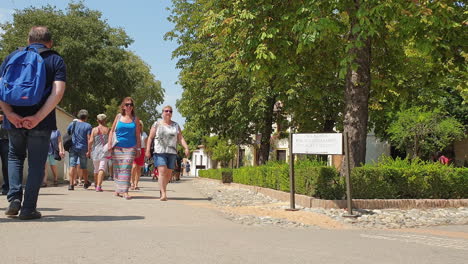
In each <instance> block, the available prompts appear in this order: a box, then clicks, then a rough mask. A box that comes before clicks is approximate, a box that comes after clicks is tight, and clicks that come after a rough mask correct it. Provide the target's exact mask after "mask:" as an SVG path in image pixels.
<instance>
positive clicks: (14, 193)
mask: <svg viewBox="0 0 468 264" xmlns="http://www.w3.org/2000/svg"><path fill="white" fill-rule="evenodd" d="M51 132H52V131H51V130H35V129H31V130H27V129H22V128H20V129H18V128H13V129H10V130H8V135H9V137H10V150H9V152H8V177H9V181H10V191H9V192H8V195H7V198H8V201H9V202H11V201H13V200H15V199H19V200H20V201H21V200H23V199H22V198H23V186H22V182H23V166H24V160H25V158H26V153H27V156H28V179H27V181H26V186H25V192H24V200H23V206H22V211H33V210H35V209H36V205H37V197H38V195H39V189H40V187H41V183H42V179H43V178H44V169H45V163H46V160H47V155H48V152H49V142H50V133H51Z"/></svg>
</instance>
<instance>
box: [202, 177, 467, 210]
mask: <svg viewBox="0 0 468 264" xmlns="http://www.w3.org/2000/svg"><path fill="white" fill-rule="evenodd" d="M197 179H203V180H209V181H217V182H221V181H220V180H215V179H209V178H201V177H198V178H197ZM224 184H226V185H229V186H231V187H235V188H242V189H248V190H250V191H252V192H254V193H261V194H263V195H266V196H269V197H271V198H274V199H276V200H280V201H284V202H289V201H290V194H289V193H287V192H283V191H277V190H273V189H268V188H263V187H258V186H252V185H245V184H240V183H224ZM295 198H296V204H297V205H300V206H302V207H309V208H311V207H320V208H325V209H331V208H334V209H339V208H346V207H347V205H346V200H322V199H316V198H313V197H310V196H306V195H301V194H296V196H295ZM448 207H454V208H458V207H468V199H353V208H360V209H389V208H395V209H414V208H418V209H425V208H448Z"/></svg>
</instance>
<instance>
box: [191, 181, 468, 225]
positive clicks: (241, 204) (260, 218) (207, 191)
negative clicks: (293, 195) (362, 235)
mask: <svg viewBox="0 0 468 264" xmlns="http://www.w3.org/2000/svg"><path fill="white" fill-rule="evenodd" d="M192 183H193V185H194V187H195V188H197V189H198V190H199V191H200V192H201V193H202V194H203V195H204V196H206V197H210V198H211V199H212V200H211V201H212V202H213V203H214V204H216V205H217V206H218V208H220V210H221V211H223V212H224V214H225V215H226V217H227V218H228V219H231V220H232V221H234V222H237V223H241V224H246V225H256V226H258V225H275V226H279V227H284V228H321V227H323V228H346V227H348V228H349V227H351V228H366V229H368V228H374V229H400V228H415V227H427V226H438V225H466V224H468V208H466V207H460V208H433V209H410V210H401V209H380V210H364V209H358V210H354V213H355V214H356V215H358V216H359V217H357V218H347V217H343V215H345V214H346V213H347V212H346V210H344V209H323V208H303V207H299V206H296V207H297V208H298V209H300V212H303V214H301V215H302V216H304V215H306V216H307V217H306V218H307V219H308V220H304V219H305V218H304V217H297V219H295V218H294V217H288V218H284V215H283V214H278V213H277V212H278V211H281V212H283V211H284V209H287V208H289V203H285V202H281V201H278V200H275V199H273V198H271V197H268V196H265V195H263V194H259V193H257V194H255V193H254V192H252V191H250V190H248V189H243V188H238V187H231V186H229V185H226V184H222V183H221V182H219V181H215V180H205V179H196V180H194V181H192ZM241 208H242V210H240V209H241ZM246 208H250V211H249V210H247V209H246ZM256 211H257V212H256ZM249 212H250V213H249ZM258 212H261V214H259V213H258ZM265 212H269V213H270V214H271V215H265ZM304 213H310V214H311V215H310V216H309V215H308V214H304ZM292 214H294V213H292ZM324 216H326V217H324ZM311 218H317V219H318V220H317V221H310V220H311ZM326 219H332V220H331V221H328V220H326ZM324 221H325V222H326V223H324V224H320V223H321V222H324Z"/></svg>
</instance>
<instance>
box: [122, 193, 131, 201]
mask: <svg viewBox="0 0 468 264" xmlns="http://www.w3.org/2000/svg"><path fill="white" fill-rule="evenodd" d="M123 198H124V199H125V200H131V199H132V197H131V196H130V195H128V194H127V195H124V196H123Z"/></svg>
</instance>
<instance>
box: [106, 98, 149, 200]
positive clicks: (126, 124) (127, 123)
mask: <svg viewBox="0 0 468 264" xmlns="http://www.w3.org/2000/svg"><path fill="white" fill-rule="evenodd" d="M139 122H140V121H139V119H138V117H136V116H135V104H134V101H133V99H132V98H131V97H126V98H124V99H123V100H122V103H121V104H120V113H119V114H117V116H116V117H115V119H114V123H113V125H112V128H111V131H110V133H109V135H110V136H109V146H111V148H112V165H113V167H114V174H113V175H114V181H115V194H114V195H115V196H121V197H124V198H125V199H127V200H130V199H131V196H130V195H129V194H128V189H129V188H130V178H131V172H132V164H133V160H134V159H135V157H139V156H140V154H141V153H140V151H141V150H140V146H141V141H140V140H141V139H140V134H141V132H140V127H139V126H137V124H138V123H139Z"/></svg>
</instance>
